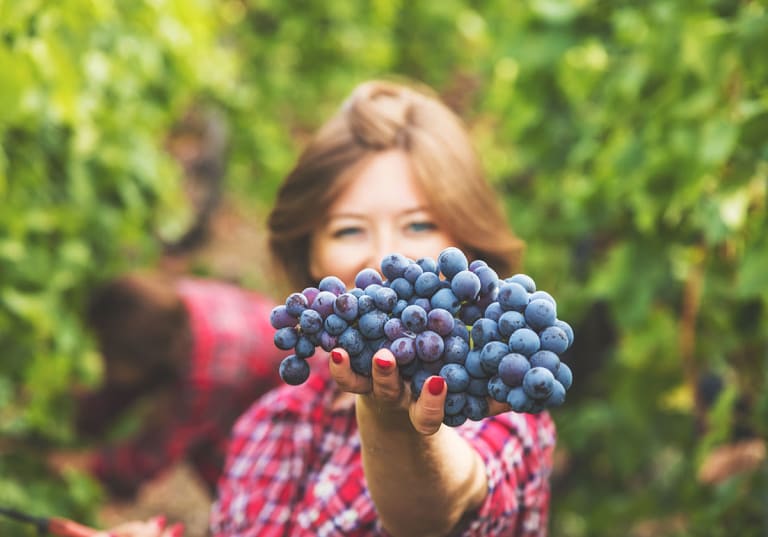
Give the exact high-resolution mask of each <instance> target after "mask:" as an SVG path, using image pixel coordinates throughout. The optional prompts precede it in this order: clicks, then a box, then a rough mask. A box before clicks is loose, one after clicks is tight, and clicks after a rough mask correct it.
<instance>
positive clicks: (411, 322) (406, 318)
mask: <svg viewBox="0 0 768 537" xmlns="http://www.w3.org/2000/svg"><path fill="white" fill-rule="evenodd" d="M400 319H401V320H402V321H403V326H405V329H406V330H410V331H411V332H414V333H416V334H418V333H420V332H423V331H424V330H426V328H427V312H426V311H424V308H422V307H421V306H416V305H413V306H408V307H407V308H405V309H404V310H403V313H401V314H400Z"/></svg>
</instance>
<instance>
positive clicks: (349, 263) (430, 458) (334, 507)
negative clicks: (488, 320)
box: [113, 81, 555, 537]
mask: <svg viewBox="0 0 768 537" xmlns="http://www.w3.org/2000/svg"><path fill="white" fill-rule="evenodd" d="M269 233H270V248H271V251H272V253H273V255H274V258H275V260H276V262H277V268H278V274H284V275H286V276H287V280H288V282H287V283H288V284H290V286H291V287H292V288H293V290H296V289H302V288H304V287H307V286H309V285H315V284H316V283H317V282H318V281H319V280H320V279H321V278H322V277H324V276H327V275H334V276H338V277H340V278H341V279H342V280H343V281H344V282H345V283H346V284H347V286H348V287H351V286H352V285H353V281H354V277H355V275H356V274H357V272H358V271H359V270H361V269H362V268H366V267H374V268H376V267H378V266H379V263H380V261H381V259H382V258H383V257H384V256H385V255H387V254H389V253H393V252H398V253H401V254H404V255H406V256H409V257H411V258H414V259H417V258H420V257H425V256H429V257H433V258H436V257H437V255H438V253H439V252H440V251H441V250H443V249H444V248H446V247H447V246H457V247H459V248H461V249H462V250H463V251H464V252H466V253H468V254H469V255H470V256H471V257H475V258H479V259H483V260H485V261H487V262H488V264H489V265H491V266H492V267H493V268H494V269H495V270H496V271H497V272H498V273H499V274H500V275H504V274H512V272H513V271H514V270H516V269H517V268H518V267H517V263H518V262H519V258H520V252H521V248H522V244H521V242H520V241H519V240H518V239H516V238H515V237H514V236H513V235H512V233H511V232H510V231H509V229H508V227H507V223H506V220H505V217H504V213H503V211H502V210H501V208H500V206H499V203H498V197H497V196H496V195H495V194H494V192H493V190H492V189H491V188H490V186H489V185H488V183H486V182H485V180H484V178H483V175H482V172H481V168H480V165H479V162H478V160H477V158H476V156H475V153H474V152H473V150H472V148H471V144H470V143H469V139H468V136H467V133H466V132H465V130H464V127H463V126H462V124H461V122H460V120H459V119H458V118H457V117H456V116H455V115H454V114H453V113H452V112H451V111H450V110H449V109H448V108H447V107H446V106H444V105H443V104H442V103H441V102H440V101H439V100H438V99H437V98H435V97H434V96H433V95H431V94H430V93H428V92H427V91H425V90H421V89H418V90H417V89H415V88H413V87H409V86H405V85H401V84H396V83H391V82H381V81H373V82H367V83H364V84H362V85H360V86H359V87H358V88H356V89H355V90H354V91H353V93H352V94H351V96H350V97H349V99H348V100H347V101H346V102H345V103H344V105H343V106H342V107H341V109H340V110H339V111H338V113H337V114H336V115H335V116H334V117H332V118H331V119H330V120H329V121H328V122H327V123H326V124H325V125H324V126H323V127H322V128H321V129H320V130H319V131H318V133H317V135H316V136H315V138H314V139H313V140H312V141H311V142H310V143H309V145H308V146H307V147H306V149H305V150H304V151H303V153H302V154H301V155H300V157H299V159H298V162H297V164H296V166H295V168H294V169H293V171H292V172H291V173H290V174H289V175H288V177H287V178H286V180H285V182H284V184H283V185H282V188H281V189H280V191H279V193H278V197H277V202H276V204H275V207H274V209H273V211H272V213H271V215H270V218H269ZM264 322H268V321H267V320H266V319H265V321H264ZM310 362H311V363H312V367H313V371H312V374H311V375H310V377H309V379H308V380H307V382H305V383H304V384H303V385H301V386H287V385H286V386H282V387H280V388H278V389H276V390H273V391H272V392H270V393H268V394H266V395H265V396H264V397H262V398H261V399H260V400H259V401H258V402H256V403H254V405H253V406H251V408H250V409H249V410H248V411H247V412H246V413H245V414H244V415H243V416H241V417H240V419H239V420H238V422H237V423H236V424H235V427H234V429H233V433H232V437H231V441H230V444H229V450H228V457H227V462H226V465H225V469H224V473H223V475H222V477H221V479H220V480H219V486H218V497H217V500H216V502H215V503H214V505H213V508H212V511H211V520H210V526H211V534H212V535H213V536H214V537H235V536H237V537H246V536H248V537H251V536H252V537H257V536H258V537H272V536H292V537H294V536H313V537H316V536H321V537H322V536H336V535H339V536H341V535H344V536H388V535H392V536H396V537H400V536H418V537H427V536H433V535H434V536H443V535H451V536H453V535H462V536H477V537H489V536H505V537H506V536H515V537H518V536H525V537H529V536H539V537H541V536H545V535H546V534H547V517H548V508H549V481H548V480H549V474H550V471H551V467H552V453H553V450H554V443H555V432H554V425H553V423H552V420H551V418H550V417H549V414H548V413H546V412H543V413H541V414H536V415H532V414H516V413H514V412H511V411H510V409H509V407H508V405H506V404H501V403H497V402H495V401H491V402H490V410H491V412H490V413H491V414H492V415H491V416H490V417H488V418H486V419H483V420H482V421H479V422H475V421H467V422H466V423H465V424H464V425H461V426H459V427H456V428H451V427H446V426H445V425H442V419H443V403H444V401H445V397H446V385H445V381H444V380H443V379H442V378H441V377H439V376H433V377H430V378H428V379H427V380H426V382H425V384H424V386H425V389H423V390H422V392H421V395H420V397H419V398H418V400H416V401H414V400H413V397H412V395H411V393H410V389H409V386H408V384H404V383H403V382H402V381H401V380H400V376H399V373H398V370H397V365H396V362H395V360H394V357H393V356H392V354H391V353H390V352H389V351H388V350H380V351H378V352H377V353H376V354H375V355H374V358H373V362H374V365H373V371H372V377H370V378H369V377H363V376H359V375H357V374H355V373H354V372H353V371H352V369H351V367H350V362H349V356H348V354H347V353H346V351H344V350H343V349H334V350H332V351H331V353H330V356H327V355H326V354H325V353H323V352H318V353H316V355H315V357H313V358H311V359H310ZM134 528H135V531H133V533H130V532H124V531H122V530H121V529H119V528H116V530H118V531H115V530H113V534H114V535H121V536H122V535H134V536H136V537H138V536H140V535H141V536H144V535H146V536H148V537H153V536H157V535H160V534H161V533H160V532H161V530H160V529H158V528H157V525H156V524H152V523H150V522H147V523H143V525H142V526H140V527H139V526H138V525H134ZM166 535H168V530H167V529H166V530H165V533H163V536H164V537H165V536H166Z"/></svg>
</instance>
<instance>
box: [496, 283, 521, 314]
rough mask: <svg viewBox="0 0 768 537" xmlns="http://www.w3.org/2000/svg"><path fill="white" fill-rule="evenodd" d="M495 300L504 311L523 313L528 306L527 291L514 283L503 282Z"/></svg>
mask: <svg viewBox="0 0 768 537" xmlns="http://www.w3.org/2000/svg"><path fill="white" fill-rule="evenodd" d="M496 299H497V300H498V301H499V305H500V306H501V308H502V309H503V310H504V311H524V310H525V309H526V307H527V306H528V291H526V290H525V288H524V287H523V286H522V285H520V284H518V283H516V282H505V283H504V284H502V285H501V287H499V294H498V295H497V297H496Z"/></svg>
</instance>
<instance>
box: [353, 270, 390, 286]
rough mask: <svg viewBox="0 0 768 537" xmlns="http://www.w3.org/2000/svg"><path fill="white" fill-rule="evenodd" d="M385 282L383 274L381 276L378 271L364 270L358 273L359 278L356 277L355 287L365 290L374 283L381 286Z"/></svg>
mask: <svg viewBox="0 0 768 537" xmlns="http://www.w3.org/2000/svg"><path fill="white" fill-rule="evenodd" d="M383 281H384V280H383V279H382V277H381V274H379V272H378V271H377V270H376V269H372V268H364V269H363V270H361V271H360V272H358V273H357V276H355V287H359V288H360V289H365V288H366V287H368V286H369V285H371V284H372V283H376V284H379V285H381V282H383Z"/></svg>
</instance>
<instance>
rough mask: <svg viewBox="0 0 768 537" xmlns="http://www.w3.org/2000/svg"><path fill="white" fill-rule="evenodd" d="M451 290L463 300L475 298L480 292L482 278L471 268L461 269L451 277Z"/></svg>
mask: <svg viewBox="0 0 768 537" xmlns="http://www.w3.org/2000/svg"><path fill="white" fill-rule="evenodd" d="M451 291H453V294H454V295H456V298H458V299H459V300H460V301H462V302H465V301H467V300H474V299H475V298H477V295H478V294H480V278H478V277H477V275H476V274H475V273H474V272H472V271H471V270H462V271H459V272H457V273H456V274H455V275H454V276H453V278H451Z"/></svg>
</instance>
